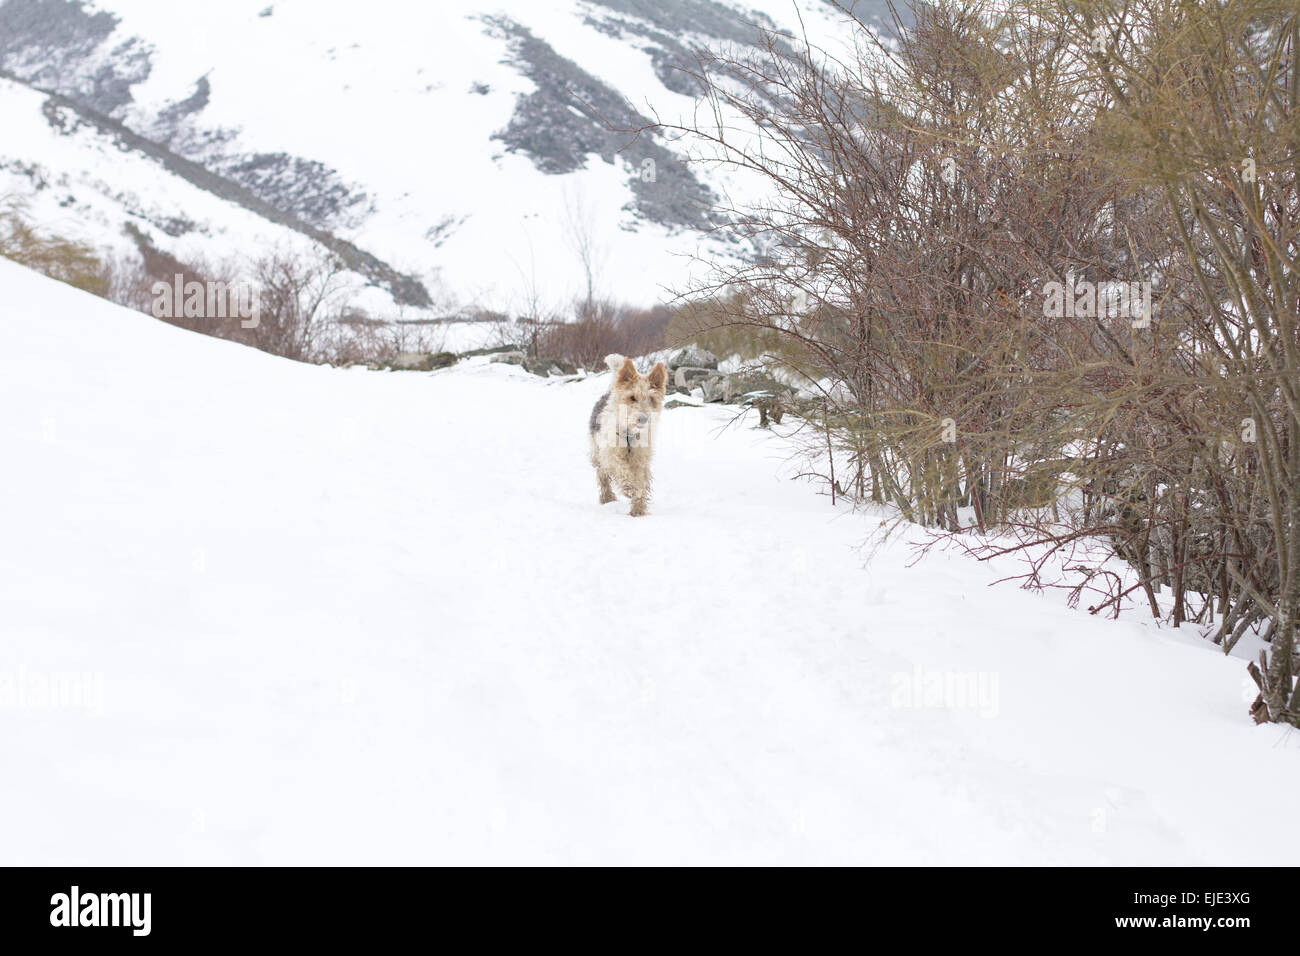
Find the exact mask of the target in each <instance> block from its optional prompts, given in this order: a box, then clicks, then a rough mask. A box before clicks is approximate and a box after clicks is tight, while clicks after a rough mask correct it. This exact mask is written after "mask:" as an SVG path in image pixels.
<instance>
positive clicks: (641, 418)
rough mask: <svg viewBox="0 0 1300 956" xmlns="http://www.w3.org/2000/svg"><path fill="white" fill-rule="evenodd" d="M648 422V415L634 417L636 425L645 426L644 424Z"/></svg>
mask: <svg viewBox="0 0 1300 956" xmlns="http://www.w3.org/2000/svg"><path fill="white" fill-rule="evenodd" d="M648 421H650V416H649V415H638V416H637V417H636V423H637V424H638V425H644V424H645V423H646V422H648Z"/></svg>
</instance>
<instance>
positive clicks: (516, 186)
mask: <svg viewBox="0 0 1300 956" xmlns="http://www.w3.org/2000/svg"><path fill="white" fill-rule="evenodd" d="M883 6H884V5H883V3H876V2H873V3H863V4H859V9H860V10H861V11H862V12H863V16H864V17H866V18H867V19H871V18H872V17H878V15H879V13H880V11H881V9H883ZM844 20H845V17H844V15H843V14H842V13H840V12H839V11H837V10H836V9H835V8H834V7H833V6H832V5H831V4H830V3H827V2H826V0H800V2H798V3H794V2H791V0H736V2H733V0H672V2H664V0H440V2H438V3H429V4H415V3H409V2H405V0H372V2H369V3H366V4H364V5H358V4H356V3H353V2H350V0H348V2H343V0H278V2H274V3H271V2H269V0H224V2H222V3H217V4H214V3H203V2H198V0H187V2H178V0H95V2H86V3H80V2H72V0H0V74H7V75H8V76H9V77H10V79H9V80H8V81H7V82H5V81H0V115H3V116H8V117H10V118H13V119H15V120H16V121H17V122H18V123H19V126H17V127H16V129H18V130H21V135H17V136H14V135H9V134H8V133H7V134H6V136H5V137H4V138H3V140H0V194H3V193H4V192H5V191H17V192H20V193H23V194H28V195H32V196H34V198H35V199H36V200H38V201H39V202H40V203H41V204H42V205H41V212H42V213H43V214H44V215H45V216H47V217H54V218H56V219H58V218H62V219H67V218H70V217H71V218H78V219H88V220H89V221H88V224H87V228H90V229H91V231H92V232H94V233H95V236H93V237H92V238H98V239H100V240H102V241H103V242H110V243H117V244H121V243H122V242H123V241H124V240H123V239H122V237H121V224H122V222H123V221H131V222H133V223H134V224H135V225H136V226H137V227H140V228H143V229H144V230H146V232H147V233H148V234H149V236H150V238H151V240H152V241H153V242H154V243H155V244H156V245H158V246H160V247H162V248H164V249H167V250H168V251H171V252H173V253H174V254H178V255H179V254H182V253H184V252H185V251H187V250H188V249H190V248H193V247H194V246H196V245H197V246H209V245H210V246H211V248H213V249H215V250H218V253H214V254H219V252H220V251H224V250H225V249H236V250H241V251H248V250H249V249H255V248H257V247H258V246H259V245H262V246H265V245H272V244H275V243H277V242H281V243H282V242H284V241H286V235H285V234H286V230H287V231H288V233H293V232H294V230H295V229H297V230H298V231H299V232H302V231H303V229H304V228H305V229H317V230H325V231H328V232H329V234H330V235H332V236H337V237H339V238H340V239H342V240H346V241H349V242H351V243H352V244H354V245H355V246H357V247H358V248H359V249H361V250H364V251H365V252H367V253H369V254H371V255H373V256H375V257H376V258H377V259H378V260H380V261H381V262H382V263H383V264H384V265H385V266H387V267H388V268H390V269H391V270H393V271H394V272H396V273H399V274H401V275H405V276H409V277H410V278H411V279H412V280H414V281H415V282H417V283H419V284H420V285H421V286H423V288H424V290H425V291H426V292H427V293H428V295H427V297H426V296H423V295H421V294H419V293H411V294H408V295H406V296H405V298H406V300H407V303H406V304H408V305H411V306H417V307H422V308H425V309H426V310H428V309H435V306H437V305H440V304H441V302H442V300H444V299H447V298H451V299H454V300H455V301H456V302H457V303H461V304H464V303H470V304H473V305H478V306H483V307H490V308H495V309H502V310H507V309H512V308H514V309H519V308H521V307H522V303H523V302H524V301H525V300H532V299H535V298H540V299H542V300H544V302H545V304H546V305H548V306H551V307H554V306H556V305H559V304H560V303H562V302H564V301H565V300H566V299H567V297H569V296H572V295H573V294H575V293H576V292H577V291H578V290H579V288H580V287H581V285H582V278H581V276H580V267H579V265H578V262H577V257H576V256H575V254H574V251H573V245H574V243H573V242H572V241H570V233H572V232H573V231H574V229H575V228H576V229H577V230H578V231H583V232H586V233H588V235H589V238H590V241H591V243H592V245H593V247H594V248H595V249H596V251H597V256H596V259H597V266H598V273H599V274H598V286H599V290H600V291H601V293H603V294H605V295H608V296H612V297H614V298H617V299H621V300H624V301H630V302H633V303H642V304H649V303H650V302H652V301H655V300H657V299H659V298H661V297H662V295H663V293H664V289H665V288H666V287H677V288H680V287H682V285H683V284H684V283H685V282H686V281H687V279H688V277H689V275H690V274H691V269H692V268H693V266H692V262H691V258H692V257H693V256H696V255H700V256H705V257H714V256H718V255H724V256H725V255H730V254H735V253H736V252H737V251H738V250H737V249H736V248H735V247H732V246H728V245H726V244H725V243H719V242H718V241H714V240H711V239H709V238H707V229H708V227H709V225H710V223H711V222H713V221H714V216H713V214H712V213H711V212H710V206H711V204H712V203H713V201H714V200H715V199H716V198H717V197H719V196H721V195H723V194H728V195H732V196H733V198H736V199H739V198H741V197H743V195H744V189H745V186H744V184H742V183H738V182H736V181H734V178H733V177H730V176H728V175H726V174H725V173H724V171H722V170H720V169H719V168H718V167H716V166H714V167H706V166H700V165H691V164H688V163H687V162H686V161H685V155H686V154H685V153H684V152H683V146H682V144H681V143H677V142H673V141H672V140H671V139H670V138H668V137H665V136H661V135H658V134H656V133H654V132H649V133H646V134H643V135H641V136H639V137H633V136H632V135H630V134H628V133H626V132H621V133H620V132H611V130H610V129H609V127H610V126H613V127H615V128H618V129H629V128H633V127H637V126H640V125H643V124H645V123H647V122H649V120H650V118H651V117H658V118H661V119H663V120H665V121H669V122H672V121H676V120H679V119H689V117H690V116H691V115H692V112H693V110H694V108H695V97H696V94H697V93H698V88H697V87H696V85H695V82H694V81H693V80H692V79H691V78H690V77H688V76H687V75H686V74H684V73H683V72H681V69H680V68H681V67H689V66H691V65H692V62H693V52H692V51H693V50H694V49H696V48H699V47H707V48H719V47H731V48H737V47H741V48H743V46H744V45H745V44H747V43H751V42H753V41H754V40H755V38H756V37H757V35H758V30H759V27H760V26H763V27H775V28H780V29H786V30H806V31H808V32H809V33H810V38H811V39H813V40H814V41H820V42H826V43H832V42H833V41H834V39H835V38H836V37H837V36H841V35H843V34H844V33H845V31H846V28H845V26H844ZM801 21H802V23H801ZM32 90H40V91H53V92H56V93H58V94H61V95H63V96H64V97H66V98H67V102H65V103H63V104H62V105H61V104H60V103H58V102H51V103H49V104H46V103H45V97H44V95H41V96H36V95H34V94H33V93H32ZM70 104H72V105H70ZM578 104H586V106H585V107H584V106H582V105H578ZM73 105H75V107H77V108H80V109H81V110H82V112H80V113H78V112H77V111H76V109H74V108H73ZM87 111H89V112H87ZM92 114H93V115H92ZM97 117H99V118H103V119H104V120H106V121H107V123H108V125H107V126H106V125H105V124H104V123H98V120H97V119H96V118H97ZM97 123H98V125H97ZM112 124H121V126H122V127H123V128H124V129H126V130H129V131H130V132H131V133H133V134H135V135H138V136H140V137H143V138H144V139H146V140H147V141H148V142H149V143H150V144H154V145H155V146H156V147H157V148H158V149H159V150H162V151H165V153H164V154H162V155H161V158H160V155H152V156H145V155H144V154H143V153H142V151H141V147H140V144H138V143H137V144H132V143H128V142H125V140H124V136H123V135H122V134H121V131H120V130H117V129H116V128H115V127H114V126H112ZM69 137H70V138H71V140H72V142H71V143H69V142H63V140H65V139H68V138H69ZM124 149H125V150H127V151H128V152H129V153H130V157H129V158H128V157H119V156H113V157H111V158H110V159H109V161H108V162H106V163H104V162H101V160H102V159H103V158H104V157H105V156H106V154H111V153H113V152H119V151H122V150H124ZM184 162H192V163H195V164H197V165H198V166H199V167H200V168H201V169H202V170H204V171H205V172H206V173H207V174H209V175H210V176H214V177H219V178H220V180H221V182H207V181H206V180H205V183H204V188H207V189H209V190H211V191H214V192H215V193H216V194H217V195H218V196H219V197H220V200H219V204H221V205H224V206H226V207H227V212H226V213H223V212H222V211H221V210H219V209H214V208H212V206H213V202H214V201H213V200H212V199H210V198H209V199H208V200H205V201H191V199H190V193H191V192H192V191H193V190H194V189H195V186H194V184H193V182H190V181H187V180H185V179H184V177H183V175H182V174H183V173H184V171H185V170H184V169H183V168H182V167H183V164H184ZM178 177H179V178H178ZM42 183H45V184H54V185H55V186H56V188H55V189H53V190H46V189H40V188H38V187H40V186H41V184H42ZM737 190H739V191H740V192H739V194H736V191H737ZM250 197H251V198H253V199H256V200H260V201H262V202H265V203H268V204H270V205H271V206H272V207H274V208H275V209H276V210H278V211H279V212H280V213H282V214H283V216H285V217H288V218H289V219H290V220H291V221H290V222H289V223H288V225H286V223H285V222H263V223H262V226H263V232H264V235H262V236H261V237H259V238H257V240H256V241H252V242H250V238H249V237H248V235H247V231H248V230H247V225H248V223H247V219H248V217H249V212H248V207H249V205H250ZM83 231H84V230H83ZM362 271H363V272H364V273H365V274H366V276H367V278H369V279H370V280H371V281H372V282H373V283H375V284H376V285H378V286H379V287H380V288H383V289H386V290H388V291H389V292H391V291H392V286H393V285H394V283H393V281H391V277H388V276H387V274H386V273H380V274H378V275H376V274H372V272H373V271H374V270H371V271H367V270H362ZM406 291H407V292H410V291H411V290H410V289H407V290H406ZM399 298H403V296H400V295H399ZM426 299H432V300H434V303H433V304H432V305H431V304H430V302H428V301H426Z"/></svg>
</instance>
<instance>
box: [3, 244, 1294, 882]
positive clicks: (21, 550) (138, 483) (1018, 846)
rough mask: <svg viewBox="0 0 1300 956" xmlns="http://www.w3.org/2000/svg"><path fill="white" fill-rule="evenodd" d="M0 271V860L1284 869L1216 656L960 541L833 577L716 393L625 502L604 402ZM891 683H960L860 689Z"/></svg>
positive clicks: (1267, 784) (578, 388)
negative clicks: (612, 494) (1020, 575)
mask: <svg viewBox="0 0 1300 956" xmlns="http://www.w3.org/2000/svg"><path fill="white" fill-rule="evenodd" d="M0 289H2V290H3V301H4V303H5V304H4V306H3V309H4V312H3V313H2V314H0V336H2V340H0V345H2V347H0V403H2V405H3V407H4V408H5V409H7V413H6V414H5V415H4V416H3V418H2V419H0V442H2V447H3V448H4V450H5V456H4V457H5V466H4V476H5V477H4V491H5V494H4V495H3V501H2V502H0V529H3V533H2V535H0V635H2V636H0V760H2V761H3V766H4V768H5V779H6V786H5V787H4V788H3V790H2V791H0V794H2V795H0V821H3V822H0V863H44V864H55V863H59V864H106V863H116V864H123V863H132V864H145V863H337V862H379V863H395V862H406V863H416V862H591V863H595V862H663V863H668V862H720V863H721V862H728V863H778V862H790V863H793V862H864V863H866V862H870V863H937V862H945V863H959V862H960V863H1089V864H1103V863H1198V862H1205V863H1245V862H1252V861H1255V862H1272V863H1283V862H1289V856H1290V855H1291V854H1292V853H1293V852H1294V850H1295V849H1296V848H1295V847H1292V848H1290V850H1289V851H1288V852H1286V853H1281V852H1279V853H1278V855H1277V856H1274V857H1269V856H1268V854H1269V853H1270V852H1273V851H1276V850H1278V848H1276V847H1270V846H1267V845H1265V844H1264V843H1262V842H1261V841H1259V840H1258V839H1256V835H1257V828H1258V826H1259V821H1258V818H1257V817H1256V816H1255V814H1256V813H1257V812H1262V810H1261V811H1256V810H1255V809H1254V807H1256V806H1257V805H1258V801H1257V795H1258V794H1260V793H1267V792H1275V793H1276V792H1293V791H1294V790H1295V788H1296V786H1297V784H1300V763H1298V759H1300V754H1297V751H1296V741H1295V740H1294V739H1293V738H1292V737H1290V736H1288V735H1286V734H1284V733H1283V732H1282V731H1279V730H1277V729H1275V728H1262V729H1257V728H1254V727H1252V726H1251V725H1250V724H1249V723H1248V722H1247V720H1246V718H1245V704H1244V703H1243V701H1242V699H1241V698H1242V693H1241V680H1242V664H1241V662H1240V661H1238V660H1224V659H1223V658H1222V657H1220V656H1219V655H1218V654H1217V653H1216V652H1214V651H1212V650H1210V649H1208V648H1207V647H1206V646H1205V645H1203V644H1201V643H1199V642H1196V641H1194V640H1191V639H1190V638H1188V637H1187V636H1181V635H1177V634H1171V633H1170V632H1168V631H1156V630H1155V629H1152V628H1146V627H1141V626H1138V625H1136V624H1130V623H1108V622H1103V621H1097V620H1093V619H1089V618H1088V617H1087V616H1086V615H1085V614H1082V613H1081V612H1077V611H1071V610H1068V609H1066V608H1064V607H1062V606H1060V604H1059V602H1058V601H1056V600H1054V599H1050V598H1045V597H1040V596H1036V595H1031V594H1027V593H1023V592H1020V591H1018V590H1016V589H1015V588H1014V587H1012V586H1000V587H997V588H988V587H986V586H985V585H986V583H987V582H988V581H989V580H991V578H992V576H993V574H992V572H991V571H990V570H989V569H988V568H985V567H983V566H980V565H978V564H975V563H973V562H971V561H969V560H967V559H962V558H958V557H955V556H954V557H951V558H949V557H945V556H936V557H933V558H930V559H927V560H926V561H925V562H923V563H922V564H921V565H919V566H918V567H915V568H911V569H908V568H906V567H904V562H905V560H906V559H907V557H908V552H907V551H906V549H905V548H904V547H903V546H901V545H895V544H891V545H889V546H886V547H885V548H884V549H883V550H882V552H881V553H879V554H878V555H876V556H875V557H874V559H873V560H872V561H871V563H870V564H868V565H866V566H865V567H864V557H863V556H862V554H861V553H859V551H858V550H856V546H857V545H859V544H860V543H861V542H862V541H863V540H864V539H865V538H866V536H867V534H868V532H869V529H870V521H869V519H867V518H865V517H862V516H854V515H849V514H844V513H841V514H839V515H838V516H837V515H836V514H835V513H834V512H833V511H832V510H831V508H830V506H829V504H828V503H827V501H826V500H825V499H824V498H822V497H820V496H817V495H814V494H813V493H812V491H811V489H809V488H808V487H807V486H805V485H802V484H799V483H797V482H791V481H788V480H784V479H783V478H782V477H780V474H781V471H782V467H781V465H780V462H779V459H780V456H781V449H780V446H779V442H778V441H777V440H775V439H772V438H770V437H768V436H767V435H766V434H765V433H761V432H758V431H756V430H752V429H749V428H743V429H738V430H728V431H726V432H724V433H722V434H720V435H718V434H717V427H718V425H719V423H720V422H721V421H722V420H723V419H724V413H721V412H719V411H718V410H716V409H680V410H674V411H671V412H669V413H667V414H666V415H665V418H664V426H665V429H666V432H667V434H668V437H667V439H666V440H667V445H666V447H665V448H664V450H663V452H662V454H661V456H660V458H659V461H658V464H657V469H656V477H657V494H656V499H655V501H654V502H653V503H652V515H651V516H650V517H648V518H646V519H641V520H632V519H630V518H628V517H626V513H625V512H626V503H625V502H620V503H619V504H617V505H609V506H606V507H604V508H603V509H602V508H601V507H599V506H598V505H597V504H596V502H595V498H596V495H595V487H594V479H593V477H592V475H591V473H590V468H589V466H588V465H587V463H586V461H585V457H584V441H585V436H584V434H583V424H584V420H585V416H586V413H587V410H588V408H589V407H590V403H591V401H592V400H593V399H594V398H595V396H596V395H597V394H598V392H599V391H600V390H601V389H602V388H603V387H604V384H605V382H604V380H603V379H602V380H591V381H587V382H582V383H576V384H564V383H560V382H543V381H541V380H539V379H535V378H532V377H530V376H524V375H523V374H522V373H517V371H516V370H513V369H505V368H502V367H499V366H485V365H478V366H470V367H464V366H462V367H458V368H457V369H454V370H451V371H448V372H443V373H435V374H432V375H422V374H378V373H368V372H361V371H339V370H330V369H323V368H310V367H304V366H297V365H293V364H291V363H288V362H285V361H281V360H278V359H275V358H272V357H269V356H265V355H262V354H260V353H256V352H251V351H247V350H244V349H241V348H239V347H237V346H233V345H230V344H227V343H223V342H218V341H215V340H211V339H205V338H202V337H198V336H193V335H189V334H186V333H184V332H180V331H177V330H174V329H171V328H168V327H166V326H163V325H162V324H159V323H156V322H153V321H152V320H150V319H148V318H146V317H143V316H136V315H132V314H128V313H125V312H121V311H120V310H117V309H114V308H113V307H111V306H108V305H105V304H104V303H101V302H99V301H97V300H94V299H91V298H89V297H87V296H84V295H81V294H80V293H77V292H74V291H72V290H69V289H67V288H65V287H62V286H58V285H55V284H54V283H51V282H49V281H47V280H44V279H41V278H38V277H36V276H34V275H32V274H30V273H27V272H25V271H23V270H20V269H18V268H17V267H15V266H12V265H11V264H9V263H7V262H4V261H2V260H0ZM917 668H921V669H922V670H921V673H922V674H923V675H926V674H940V675H942V674H943V673H949V674H951V673H954V672H955V673H959V674H979V675H982V677H981V679H982V680H983V681H984V684H983V686H984V688H985V689H986V691H989V692H990V693H991V696H990V697H988V698H987V699H986V700H984V701H983V704H982V706H975V707H946V708H924V707H906V706H898V705H899V703H900V702H899V700H898V696H897V692H898V687H899V680H900V678H899V677H898V675H904V676H905V677H907V678H909V679H910V678H911V677H912V675H914V674H916V673H917V670H916V669H917ZM69 674H88V675H90V676H89V677H87V678H84V679H83V680H82V681H81V684H80V686H81V687H82V688H83V691H84V694H85V698H84V699H83V700H80V701H76V700H73V701H64V706H57V707H56V706H51V705H49V704H48V702H43V701H41V700H40V699H39V698H38V697H37V696H36V690H34V689H33V688H35V687H36V686H37V685H35V684H33V683H32V682H33V681H34V680H38V679H40V678H41V677H59V676H60V675H69ZM62 679H66V678H62ZM994 681H996V683H993V682H994ZM994 692H995V693H994ZM1275 788H1286V790H1282V789H1275Z"/></svg>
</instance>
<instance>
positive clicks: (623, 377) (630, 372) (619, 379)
mask: <svg viewBox="0 0 1300 956" xmlns="http://www.w3.org/2000/svg"><path fill="white" fill-rule="evenodd" d="M635 381H636V366H635V365H633V364H632V360H631V359H630V358H625V359H623V367H622V368H620V369H619V370H618V375H616V376H614V384H615V385H631V384H632V383H633V382H635Z"/></svg>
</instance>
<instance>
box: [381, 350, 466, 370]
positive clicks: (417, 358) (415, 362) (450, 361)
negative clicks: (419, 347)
mask: <svg viewBox="0 0 1300 956" xmlns="http://www.w3.org/2000/svg"><path fill="white" fill-rule="evenodd" d="M456 359H457V355H456V353H455V352H398V353H397V355H396V356H395V357H394V358H393V360H392V361H391V362H390V363H389V367H390V368H392V369H393V371H396V372H432V371H433V370H434V369H438V368H447V367H448V366H451V365H455V364H456Z"/></svg>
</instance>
